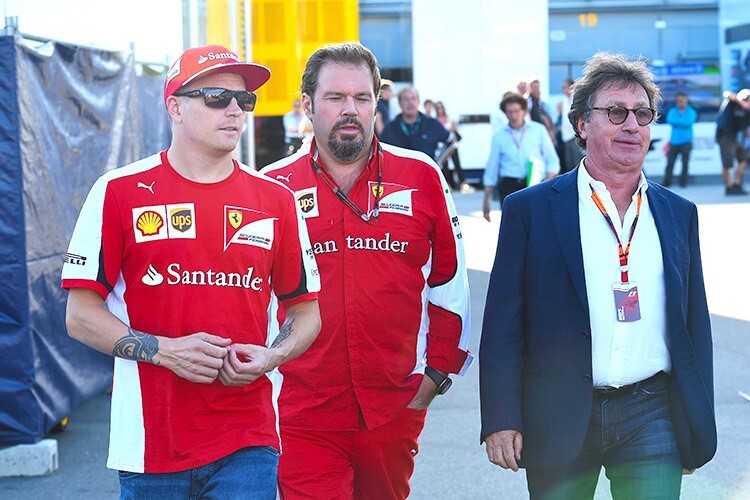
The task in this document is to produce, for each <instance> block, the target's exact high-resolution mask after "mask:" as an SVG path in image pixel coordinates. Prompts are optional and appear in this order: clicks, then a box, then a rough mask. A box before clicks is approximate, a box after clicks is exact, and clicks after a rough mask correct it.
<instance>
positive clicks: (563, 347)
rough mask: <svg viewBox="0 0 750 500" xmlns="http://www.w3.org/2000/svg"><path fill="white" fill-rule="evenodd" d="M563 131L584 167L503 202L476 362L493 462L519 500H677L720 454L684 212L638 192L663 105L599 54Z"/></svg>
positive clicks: (674, 203)
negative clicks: (572, 133)
mask: <svg viewBox="0 0 750 500" xmlns="http://www.w3.org/2000/svg"><path fill="white" fill-rule="evenodd" d="M574 96H575V97H574V101H573V103H572V106H571V111H570V114H569V115H568V116H569V119H570V121H571V123H572V124H573V127H574V129H575V130H576V134H577V140H578V143H579V145H580V146H582V147H583V148H584V149H586V157H585V158H584V160H583V161H582V162H581V163H580V164H579V166H578V167H577V168H576V169H574V170H573V171H572V172H569V173H567V174H565V175H562V176H560V177H557V178H555V179H553V180H550V181H547V182H544V183H542V184H539V185H537V186H534V187H531V188H528V189H525V190H522V191H519V192H517V193H515V194H513V195H511V196H509V197H508V198H506V200H505V204H504V205H503V213H502V220H501V224H500V235H499V240H498V248H497V255H496V257H495V264H494V267H493V269H492V274H491V276H490V285H489V290H488V294H487V303H486V306H485V316H484V325H483V329H482V340H481V345H480V351H479V361H480V364H479V368H480V396H481V413H482V439H483V441H485V443H486V448H487V455H488V458H489V460H490V461H491V462H493V463H495V464H497V465H499V466H501V467H503V468H509V469H512V470H514V471H516V470H518V468H519V467H523V468H525V469H526V476H527V482H528V488H529V493H530V495H531V498H534V499H536V498H543V499H550V498H560V499H578V498H593V495H594V491H595V489H596V483H597V479H598V477H599V472H600V470H601V467H602V466H604V467H605V470H606V474H607V477H608V478H609V479H610V483H611V491H612V494H613V497H614V498H638V499H643V498H655V499H656V498H658V499H666V498H679V495H680V488H681V480H682V473H683V469H685V470H692V469H695V468H697V467H700V466H702V465H703V464H705V463H706V462H708V461H709V460H710V459H711V458H712V457H713V455H714V453H715V451H716V423H715V418H714V395H713V361H712V356H713V355H712V344H711V325H710V320H709V314H708V307H707V304H706V295H705V288H704V284H703V271H702V266H701V255H700V246H699V240H698V214H697V210H696V207H695V205H694V204H693V203H692V202H690V201H688V200H686V199H684V198H681V197H680V196H677V195H676V194H674V193H672V192H670V191H669V190H667V189H665V188H663V187H661V186H659V185H658V184H654V183H652V182H650V181H647V180H646V178H645V176H644V175H643V173H642V164H643V161H644V158H645V156H646V152H647V151H648V147H649V143H650V128H649V125H650V123H651V122H652V121H653V119H654V118H655V115H656V111H655V108H656V107H657V105H658V103H659V101H660V99H661V97H660V94H659V89H658V87H656V85H655V84H654V83H653V80H652V75H651V73H650V72H649V71H648V69H647V67H646V66H645V64H644V63H642V62H640V61H628V60H627V59H625V58H624V57H622V56H616V55H612V54H601V53H600V54H597V55H595V56H594V57H593V58H592V59H591V60H590V61H589V62H588V63H587V66H586V69H585V74H584V77H583V78H582V79H580V80H579V81H578V82H577V83H576V84H575V92H574Z"/></svg>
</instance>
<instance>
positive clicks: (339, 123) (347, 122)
mask: <svg viewBox="0 0 750 500" xmlns="http://www.w3.org/2000/svg"><path fill="white" fill-rule="evenodd" d="M344 125H355V126H356V127H357V128H358V129H359V131H360V132H362V133H363V134H364V133H365V128H364V127H363V126H362V123H361V122H360V121H359V120H357V119H356V118H352V117H349V118H342V119H341V120H339V121H337V122H336V124H335V125H334V126H333V131H334V132H335V131H336V130H338V129H340V128H341V127H343V126H344Z"/></svg>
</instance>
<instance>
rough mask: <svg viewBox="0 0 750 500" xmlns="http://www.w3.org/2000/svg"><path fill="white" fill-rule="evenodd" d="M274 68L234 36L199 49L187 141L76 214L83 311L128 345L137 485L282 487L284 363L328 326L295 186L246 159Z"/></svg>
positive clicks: (132, 489)
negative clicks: (274, 311)
mask: <svg viewBox="0 0 750 500" xmlns="http://www.w3.org/2000/svg"><path fill="white" fill-rule="evenodd" d="M269 77H270V71H269V70H268V69H267V68H265V67H263V66H260V65H258V64H254V63H249V62H241V61H240V60H239V58H238V57H237V55H236V54H234V53H233V52H231V51H229V50H228V49H226V48H224V47H221V46H217V45H209V46H206V47H198V48H192V49H189V50H187V51H185V53H184V54H183V55H182V57H180V58H179V59H178V60H177V61H176V62H175V63H174V65H173V66H172V67H171V68H170V70H169V73H168V75H167V80H166V84H165V87H164V103H165V105H166V109H167V112H168V113H169V118H170V120H171V122H172V144H171V146H170V147H169V149H167V150H166V151H162V152H161V153H158V154H156V155H154V156H151V157H149V158H145V159H143V160H140V161H137V162H135V163H132V164H130V165H128V166H125V167H122V168H119V169H116V170H112V171H110V172H107V173H106V174H104V175H103V176H102V177H101V178H99V180H98V181H97V182H96V183H95V184H94V187H93V188H92V189H91V191H90V193H89V196H88V198H87V200H86V202H85V204H84V206H83V208H82V210H81V215H80V217H79V220H78V223H77V224H76V227H75V230H74V233H73V237H72V240H71V242H70V247H69V253H68V257H67V258H66V263H65V265H64V267H63V273H62V286H63V288H66V289H68V290H70V295H69V299H68V310H67V325H68V330H69V333H70V335H71V336H72V337H73V338H75V339H77V340H80V341H81V342H83V343H84V344H86V345H88V346H90V347H93V348H94V349H97V350H99V351H101V352H104V353H106V354H111V355H113V356H115V374H114V384H113V392H112V421H111V434H110V450H109V460H108V463H107V466H108V467H110V468H112V469H117V470H119V471H120V472H119V475H120V488H121V498H160V499H164V498H170V499H171V498H175V499H176V498H188V497H189V498H202V497H204V496H211V497H212V498H268V499H271V498H275V497H276V468H277V462H278V452H279V450H280V446H279V438H278V435H277V432H276V420H277V418H276V412H275V404H274V397H273V394H274V393H275V392H274V377H273V376H272V375H271V374H270V373H269V372H271V371H272V370H274V369H275V368H276V367H277V366H279V365H280V364H281V363H284V362H285V361H288V360H290V359H292V358H294V357H296V356H298V355H299V354H300V353H302V352H303V351H304V350H305V349H306V348H307V347H308V346H309V345H310V344H311V343H312V341H313V340H314V339H315V337H316V335H317V333H318V330H319V329H320V316H319V313H318V305H317V300H316V299H317V292H318V290H319V288H320V284H319V278H318V271H317V268H316V265H315V260H314V258H313V253H312V250H311V248H310V243H309V240H308V237H307V232H306V227H305V224H304V222H302V220H301V219H300V218H299V217H298V215H297V210H296V207H295V203H296V202H295V200H294V196H293V194H292V192H291V191H290V190H289V189H288V188H287V187H285V186H283V185H282V184H280V183H279V182H276V181H274V180H272V179H269V178H267V177H264V176H261V175H259V174H256V173H255V172H254V171H253V170H252V169H250V168H248V167H247V166H245V165H241V164H239V163H238V162H237V161H235V160H234V159H233V158H232V151H233V150H234V149H235V147H236V145H237V142H238V141H239V139H240V135H241V133H242V128H243V124H244V122H245V113H247V112H249V111H252V110H253V108H254V107H255V102H256V95H255V94H254V93H253V92H254V91H255V90H256V89H257V88H258V87H260V86H261V85H263V84H264V83H265V82H266V81H267V80H268V78H269ZM272 295H273V296H275V297H276V298H278V300H279V302H280V303H281V304H282V305H283V306H284V307H285V309H286V313H287V315H286V320H285V322H284V323H283V324H282V325H281V326H280V328H276V331H270V330H269V326H268V325H269V321H268V311H269V305H270V304H272V303H275V302H272V300H271V299H272Z"/></svg>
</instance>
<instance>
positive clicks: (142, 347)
mask: <svg viewBox="0 0 750 500" xmlns="http://www.w3.org/2000/svg"><path fill="white" fill-rule="evenodd" d="M157 352H159V340H158V339H157V338H156V337H154V336H153V335H149V334H148V333H143V332H139V331H138V330H133V329H132V328H128V334H127V335H125V336H124V337H123V338H121V339H120V340H118V341H117V342H116V343H115V347H114V349H113V350H112V354H113V355H114V356H117V357H119V358H124V359H133V360H135V361H148V362H149V363H153V362H154V356H156V353H157Z"/></svg>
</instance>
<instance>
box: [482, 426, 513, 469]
mask: <svg viewBox="0 0 750 500" xmlns="http://www.w3.org/2000/svg"><path fill="white" fill-rule="evenodd" d="M484 444H485V446H486V448H487V458H488V459H489V461H490V462H492V463H493V464H495V465H499V466H500V467H502V468H503V469H511V470H512V471H513V472H518V461H519V460H520V459H521V449H522V448H523V436H522V435H521V433H520V432H518V431H498V432H493V433H492V434H490V435H489V436H487V437H486V438H485V439H484Z"/></svg>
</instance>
